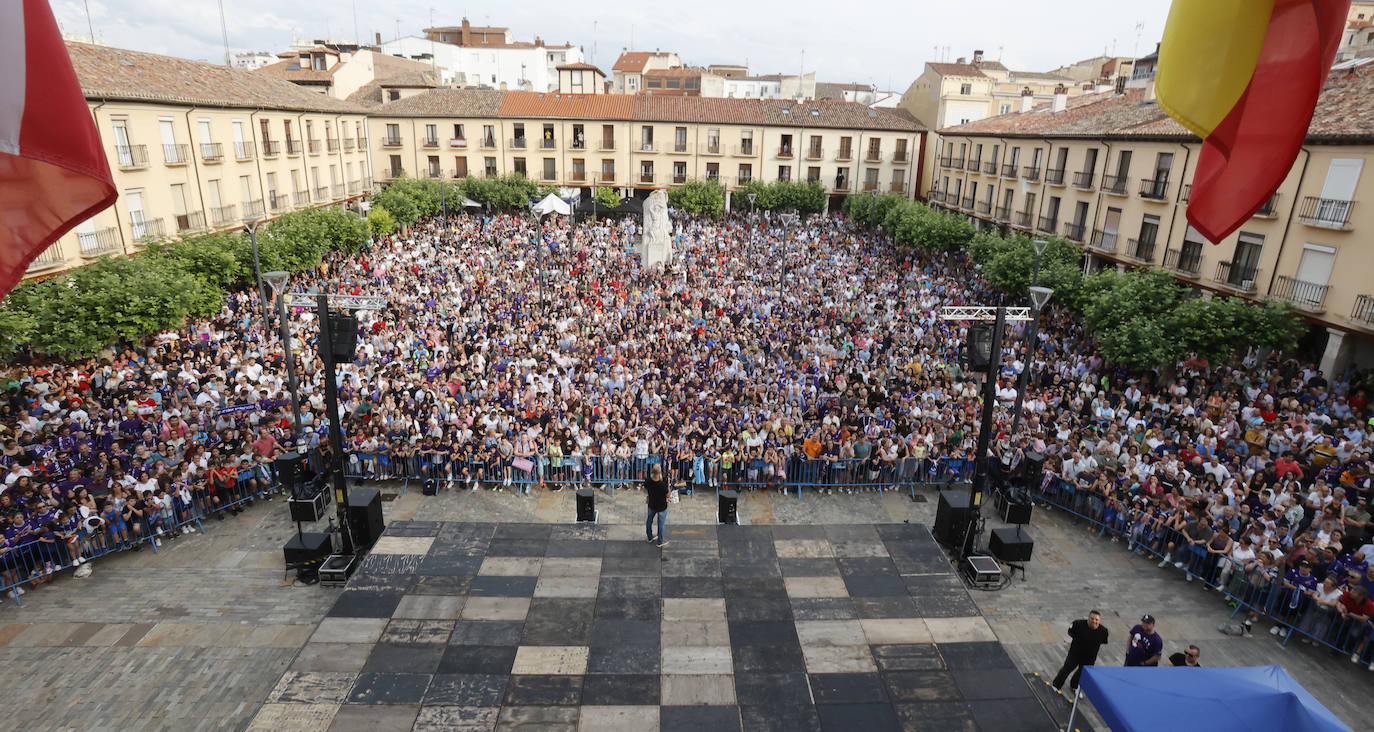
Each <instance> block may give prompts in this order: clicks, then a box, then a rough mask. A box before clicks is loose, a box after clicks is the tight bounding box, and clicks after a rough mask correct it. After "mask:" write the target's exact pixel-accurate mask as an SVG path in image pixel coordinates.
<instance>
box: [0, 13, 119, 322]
mask: <svg viewBox="0 0 1374 732" xmlns="http://www.w3.org/2000/svg"><path fill="white" fill-rule="evenodd" d="M117 196H118V193H117V192H116V191H115V186H114V180H113V179H112V178H111V177H110V164H109V161H108V160H106V158H105V149H104V147H103V146H102V145H101V142H100V135H99V133H97V132H96V128H95V121H94V119H93V118H92V117H91V112H90V108H89V107H87V106H86V98H85V96H84V95H82V93H81V85H80V84H79V83H78V82H77V80H76V71H75V70H74V69H72V60H71V58H70V57H69V56H68V55H67V46H66V44H65V43H64V42H63V41H62V34H61V33H60V32H58V30H57V21H56V20H54V19H53V14H52V8H50V7H49V6H48V2H47V0H0V297H4V296H5V295H7V294H9V291H10V290H12V289H14V286H15V285H16V284H18V282H19V280H20V278H21V277H23V276H24V270H25V269H27V268H28V266H29V262H32V261H33V258H34V257H36V256H38V255H39V254H40V253H42V252H43V250H44V249H47V248H48V246H49V245H50V244H52V243H53V242H54V241H57V239H58V238H59V237H61V236H62V235H63V234H65V233H67V232H68V231H70V230H71V229H72V228H73V227H75V226H76V225H78V224H80V223H81V222H82V221H85V220H86V219H88V218H90V217H91V216H93V215H95V214H96V213H97V212H99V211H101V210H102V209H105V208H106V207H108V206H110V205H111V204H113V203H114V202H115V198H116V197H117Z"/></svg>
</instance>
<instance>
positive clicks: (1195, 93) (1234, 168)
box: [1155, 0, 1350, 243]
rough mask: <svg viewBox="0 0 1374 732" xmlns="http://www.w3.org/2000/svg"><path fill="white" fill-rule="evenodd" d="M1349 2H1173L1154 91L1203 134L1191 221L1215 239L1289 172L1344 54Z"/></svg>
mask: <svg viewBox="0 0 1374 732" xmlns="http://www.w3.org/2000/svg"><path fill="white" fill-rule="evenodd" d="M1349 9H1350V0H1174V4H1173V6H1172V7H1170V8H1169V20H1168V23H1167V25H1166V26H1165V28H1164V39H1163V43H1161V45H1160V49H1159V68H1158V70H1157V72H1156V81H1155V88H1156V93H1157V96H1158V98H1159V105H1160V107H1162V108H1163V109H1164V111H1165V112H1168V113H1169V116H1170V117H1173V118H1174V119H1175V120H1177V121H1178V122H1179V124H1182V125H1183V126H1184V127H1187V128H1188V129H1190V130H1192V131H1193V132H1194V133H1196V134H1197V136H1198V137H1201V138H1202V152H1201V154H1200V155H1199V156H1198V163H1197V168H1196V170H1195V172H1194V173H1193V188H1192V192H1191V193H1190V195H1189V200H1188V222H1189V223H1191V224H1192V225H1193V228H1195V229H1197V230H1198V231H1199V232H1201V233H1202V235H1203V236H1206V237H1207V238H1208V239H1209V240H1211V241H1212V242H1214V243H1215V242H1219V241H1221V240H1222V239H1224V238H1226V236H1227V235H1229V234H1230V233H1231V232H1233V231H1235V230H1236V229H1237V228H1239V227H1240V225H1241V224H1242V223H1244V222H1245V221H1246V220H1247V219H1249V218H1250V216H1251V215H1253V214H1254V213H1255V211H1257V210H1259V208H1260V207H1261V206H1263V205H1264V202H1265V201H1266V200H1268V198H1269V196H1270V195H1271V194H1273V192H1274V191H1275V190H1276V189H1277V188H1278V187H1279V184H1281V183H1282V182H1283V179H1284V177H1285V176H1287V175H1288V170H1289V168H1291V167H1292V165H1293V160H1294V159H1295V158H1297V155H1298V151H1299V150H1300V149H1301V147H1302V143H1303V140H1304V139H1305V138H1306V136H1307V126H1308V125H1309V124H1310V123H1311V122H1312V110H1313V109H1314V108H1315V107H1316V104H1317V96H1318V95H1319V94H1320V93H1321V90H1322V85H1323V83H1324V82H1325V81H1326V74H1327V71H1328V70H1330V68H1331V63H1332V61H1334V60H1335V57H1336V49H1337V47H1338V46H1339V45H1340V40H1341V34H1342V32H1343V31H1344V29H1345V23H1346V17H1347V15H1348V13H1349Z"/></svg>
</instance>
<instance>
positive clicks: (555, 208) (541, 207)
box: [534, 193, 572, 216]
mask: <svg viewBox="0 0 1374 732" xmlns="http://www.w3.org/2000/svg"><path fill="white" fill-rule="evenodd" d="M534 212H535V213H536V214H538V215H540V216H543V215H544V214H548V213H556V214H558V215H560V216H568V215H570V214H571V213H572V206H569V205H568V203H567V201H564V200H563V199H561V198H559V197H558V196H555V195H554V194H552V193H550V194H549V195H547V196H545V197H544V200H542V201H540V202H539V203H536V204H534Z"/></svg>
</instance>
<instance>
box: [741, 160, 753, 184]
mask: <svg viewBox="0 0 1374 732" xmlns="http://www.w3.org/2000/svg"><path fill="white" fill-rule="evenodd" d="M753 179H754V166H753V165H751V164H749V163H740V164H739V182H740V185H744V184H745V183H748V182H749V181H751V180H753Z"/></svg>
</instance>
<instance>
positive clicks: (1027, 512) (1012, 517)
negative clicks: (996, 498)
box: [1002, 499, 1031, 524]
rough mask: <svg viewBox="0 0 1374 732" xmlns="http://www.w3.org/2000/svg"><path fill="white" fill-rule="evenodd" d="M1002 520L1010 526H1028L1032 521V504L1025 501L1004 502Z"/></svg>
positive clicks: (1008, 500)
mask: <svg viewBox="0 0 1374 732" xmlns="http://www.w3.org/2000/svg"><path fill="white" fill-rule="evenodd" d="M1002 520H1003V521H1006V522H1007V523H1009V524H1028V523H1030V521H1031V503H1030V501H1025V500H1014V499H1007V500H1006V501H1003V502H1002Z"/></svg>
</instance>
